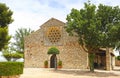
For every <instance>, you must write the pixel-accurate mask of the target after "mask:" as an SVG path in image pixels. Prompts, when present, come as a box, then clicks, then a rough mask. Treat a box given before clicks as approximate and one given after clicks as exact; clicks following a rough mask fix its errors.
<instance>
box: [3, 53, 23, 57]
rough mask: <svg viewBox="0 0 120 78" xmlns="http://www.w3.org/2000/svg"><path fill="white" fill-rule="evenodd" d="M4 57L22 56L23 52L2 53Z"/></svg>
mask: <svg viewBox="0 0 120 78" xmlns="http://www.w3.org/2000/svg"><path fill="white" fill-rule="evenodd" d="M3 56H4V57H5V58H23V54H20V53H11V54H10V53H3Z"/></svg>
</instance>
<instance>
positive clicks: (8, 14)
mask: <svg viewBox="0 0 120 78" xmlns="http://www.w3.org/2000/svg"><path fill="white" fill-rule="evenodd" d="M12 14H13V12H12V11H11V10H10V9H9V7H7V6H6V5H5V4H2V3H0V51H1V50H2V49H3V48H5V46H7V45H8V44H9V40H10V36H9V34H8V25H9V24H10V23H12V22H13V19H12Z"/></svg>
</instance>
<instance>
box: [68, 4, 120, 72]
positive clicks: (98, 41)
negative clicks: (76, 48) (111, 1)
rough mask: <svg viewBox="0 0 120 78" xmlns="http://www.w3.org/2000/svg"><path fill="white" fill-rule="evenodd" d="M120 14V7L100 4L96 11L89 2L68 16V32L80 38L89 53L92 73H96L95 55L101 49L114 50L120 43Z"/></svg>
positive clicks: (73, 10)
mask: <svg viewBox="0 0 120 78" xmlns="http://www.w3.org/2000/svg"><path fill="white" fill-rule="evenodd" d="M119 12H120V10H119V7H111V6H105V5H102V4H100V5H99V6H98V9H96V6H95V5H94V4H91V3H90V2H88V3H85V7H84V8H83V9H80V10H77V9H72V10H71V13H70V14H69V15H67V18H66V19H67V26H66V31H67V32H68V33H70V34H71V35H76V36H78V38H79V42H80V45H81V46H82V47H83V49H84V50H85V51H86V52H88V53H89V63H90V64H89V65H90V71H94V65H93V60H94V56H95V54H94V53H95V52H97V50H98V49H99V48H107V49H109V48H113V47H115V45H116V43H117V42H118V41H120V38H118V37H117V36H118V32H120V20H119V19H120V13H119ZM75 33H76V34H75ZM107 51H109V50H107Z"/></svg>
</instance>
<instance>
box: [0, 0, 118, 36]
mask: <svg viewBox="0 0 120 78" xmlns="http://www.w3.org/2000/svg"><path fill="white" fill-rule="evenodd" d="M87 1H88V0H0V2H2V3H6V5H7V6H8V7H10V9H11V10H12V11H13V12H14V14H13V18H14V22H13V23H12V24H10V26H9V32H10V34H12V35H14V34H15V31H16V30H17V29H18V28H21V27H23V28H31V29H33V30H37V29H39V26H40V25H41V24H43V23H44V22H46V21H47V20H48V19H50V18H51V17H54V18H57V19H59V20H61V21H63V22H66V15H67V14H69V13H70V11H71V9H72V8H76V9H80V8H82V7H83V6H84V2H87ZM91 2H92V3H95V4H96V5H98V4H99V3H102V4H107V5H112V6H116V5H120V0H91Z"/></svg>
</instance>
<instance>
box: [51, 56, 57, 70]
mask: <svg viewBox="0 0 120 78" xmlns="http://www.w3.org/2000/svg"><path fill="white" fill-rule="evenodd" d="M55 66H57V57H56V54H53V55H52V56H51V58H50V68H55Z"/></svg>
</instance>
